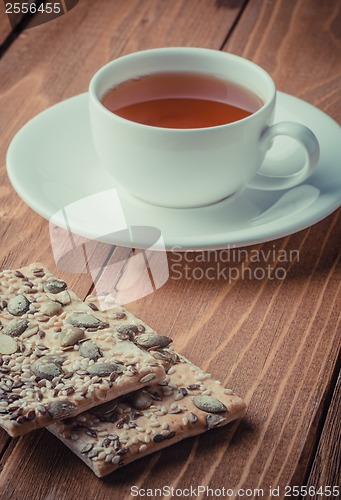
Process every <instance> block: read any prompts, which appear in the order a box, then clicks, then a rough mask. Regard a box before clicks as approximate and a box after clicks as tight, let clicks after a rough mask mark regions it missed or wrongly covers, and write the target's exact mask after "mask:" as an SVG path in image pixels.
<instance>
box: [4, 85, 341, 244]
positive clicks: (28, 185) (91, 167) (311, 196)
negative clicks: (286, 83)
mask: <svg viewBox="0 0 341 500" xmlns="http://www.w3.org/2000/svg"><path fill="white" fill-rule="evenodd" d="M275 120H276V121H282V120H292V121H298V122H301V123H304V124H306V125H307V126H308V127H310V128H311V129H312V131H313V132H314V133H315V135H316V136H317V138H318V140H319V142H320V147H321V158H320V161H319V165H318V167H317V170H316V172H315V173H314V175H313V176H312V177H310V178H309V179H308V181H306V183H305V185H304V186H299V187H298V188H294V189H293V190H289V191H288V192H287V194H286V192H285V191H276V192H273V191H272V192H269V191H260V190H255V189H244V191H243V192H241V193H239V194H238V195H236V196H235V197H233V198H231V199H227V200H224V201H222V202H220V203H217V204H215V205H211V206H208V207H204V208H195V209H168V208H160V207H156V206H152V205H149V204H147V203H144V202H141V201H139V200H137V199H135V198H133V197H132V196H130V195H128V194H126V193H120V195H119V198H118V196H116V197H117V200H119V204H120V206H119V207H118V210H117V211H116V209H115V207H116V208H117V205H115V203H113V205H112V207H111V208H110V202H109V204H108V203H107V202H108V200H109V199H111V196H112V195H113V198H112V199H114V195H115V193H116V195H117V190H116V185H115V181H114V180H113V178H112V177H111V176H110V175H109V174H108V173H107V172H106V171H104V170H103V169H102V167H101V165H100V163H99V161H98V159H97V157H96V154H95V151H94V148H93V144H92V140H91V133H90V125H89V117H88V95H87V94H81V95H79V96H76V97H72V98H71V99H68V100H66V101H64V102H61V103H59V104H57V105H55V106H53V107H51V108H49V109H47V110H46V111H44V112H43V113H41V114H40V115H38V116H36V117H35V118H33V119H32V120H31V121H29V122H28V123H27V124H26V125H25V126H24V127H23V128H22V129H21V130H20V131H19V132H18V133H17V135H16V136H15V138H14V139H13V141H12V143H11V145H10V148H9V150H8V155H7V166H8V175H9V178H10V180H11V182H12V184H13V187H14V189H15V190H16V191H17V193H18V194H19V196H21V198H22V199H23V200H24V201H25V202H26V203H27V204H28V205H29V206H30V207H31V208H32V209H33V210H35V211H36V212H38V213H39V214H40V215H42V216H43V217H45V218H46V219H48V220H51V218H53V221H54V222H55V223H57V225H60V226H62V227H65V228H71V229H72V231H73V232H75V233H76V234H80V235H82V236H86V237H88V238H93V239H98V240H102V241H105V242H109V243H112V244H118V245H123V246H135V247H140V246H141V247H146V242H145V241H144V238H143V236H141V234H142V233H143V231H137V232H136V234H135V236H134V237H133V240H132V239H131V231H122V229H124V228H125V227H128V226H129V227H130V226H153V227H154V228H155V227H156V228H158V229H159V230H160V231H161V233H162V236H163V240H164V245H165V247H166V248H167V249H172V248H174V247H177V249H179V247H180V249H182V250H207V249H219V248H227V247H228V246H236V247H238V246H244V245H251V244H255V243H261V242H264V241H269V240H273V239H276V238H280V237H282V236H286V235H288V234H291V233H294V232H296V231H299V230H301V229H304V228H306V227H308V226H310V225H312V224H314V223H315V222H318V221H320V220H321V219H323V218H324V217H326V216H327V215H329V214H330V213H332V212H333V211H334V210H335V209H336V208H337V207H338V206H339V205H340V204H341V168H340V158H341V128H340V127H339V125H338V124H337V123H336V122H334V121H333V120H332V119H331V118H330V117H329V116H327V115H326V114H324V113H322V112H321V111H320V110H318V109H317V108H315V107H313V106H311V105H310V104H307V103H306V102H304V101H302V100H300V99H297V98H295V97H292V96H290V95H287V94H283V93H281V92H279V93H278V102H277V112H276V117H275ZM276 141H277V142H275V144H274V146H273V148H272V150H271V151H270V152H269V155H270V159H271V158H272V157H275V156H280V155H282V156H283V157H286V156H287V155H288V154H290V164H291V166H292V171H295V169H296V168H297V165H298V164H300V162H301V161H302V152H301V150H300V149H299V148H298V147H297V145H296V144H295V143H294V142H293V141H289V140H288V139H284V138H283V139H282V138H279V139H276ZM287 161H288V160H287ZM283 195H285V196H284V197H283ZM117 200H116V201H117ZM277 202H278V203H277ZM118 212H119V213H118ZM265 212H266V213H265ZM65 213H67V215H68V220H66V218H65V217H64V218H63V217H62V214H65ZM129 234H130V236H129ZM127 235H128V236H127ZM156 246H158V245H157V244H156ZM159 247H160V248H163V242H162V244H160V245H159ZM154 248H155V245H154Z"/></svg>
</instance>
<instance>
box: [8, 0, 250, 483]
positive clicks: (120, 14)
mask: <svg viewBox="0 0 341 500" xmlns="http://www.w3.org/2000/svg"><path fill="white" fill-rule="evenodd" d="M239 9H240V6H239V5H236V6H234V7H232V8H230V9H223V10H221V9H220V8H217V6H216V5H215V4H210V5H207V2H205V0H201V1H200V2H197V3H196V7H195V9H193V4H192V6H190V5H189V3H188V2H186V1H185V0H176V1H174V2H171V3H170V2H166V1H165V0H162V1H160V0H153V1H152V2H149V1H148V2H147V1H145V0H144V1H142V2H140V1H137V0H129V1H125V0H116V1H115V2H102V3H101V6H100V8H99V7H98V4H94V3H93V2H91V1H83V2H81V3H80V4H79V5H77V8H75V9H74V10H73V11H72V12H70V13H68V15H67V16H63V18H60V19H57V20H55V21H53V22H51V23H49V24H48V25H42V26H39V27H35V28H34V29H32V30H28V31H26V32H25V33H24V34H23V35H21V36H20V37H19V38H18V39H17V40H16V41H15V43H14V44H13V46H12V47H11V48H10V49H9V50H8V52H7V53H6V54H5V56H4V58H3V60H2V68H1V95H0V103H1V108H2V111H3V116H6V120H2V121H1V123H0V131H1V135H2V147H1V167H0V177H1V178H2V179H4V182H2V183H1V185H0V207H1V208H0V217H1V220H0V241H1V247H0V267H1V268H13V267H20V266H22V265H26V264H27V263H29V262H31V261H33V260H34V261H36V260H39V261H42V262H43V263H44V264H45V265H47V266H48V267H49V268H50V269H51V271H52V272H55V273H56V274H58V275H60V276H61V277H62V278H63V279H66V280H67V282H68V283H69V285H70V287H72V288H73V289H74V290H75V291H76V292H77V293H78V294H79V295H80V296H83V297H84V296H85V295H86V294H87V293H88V292H89V290H90V289H91V286H92V277H91V275H90V273H87V274H85V275H84V274H81V275H80V274H77V275H75V274H73V273H72V272H71V271H72V268H73V267H76V268H77V267H78V264H79V260H77V259H79V258H80V256H79V255H78V254H77V252H75V253H74V254H73V255H69V256H68V257H67V261H65V259H64V260H61V261H60V262H59V264H58V265H57V264H56V262H55V261H54V257H53V253H52V248H51V242H50V235H49V226H48V223H47V222H46V221H43V220H42V219H41V218H40V217H39V216H38V215H36V214H35V213H33V212H32V211H31V210H30V209H28V208H27V207H26V205H25V204H24V203H23V202H22V201H21V200H20V199H19V198H18V196H16V195H15V194H14V193H13V189H12V188H11V186H10V184H9V182H8V179H7V177H6V174H5V152H6V149H7V147H8V145H9V142H10V140H11V139H12V137H13V135H14V134H15V132H16V131H17V130H18V129H19V128H20V127H21V126H22V125H23V124H24V123H25V122H26V121H27V120H28V119H30V118H31V117H33V116H35V115H36V114H37V113H38V112H40V111H42V110H43V109H46V108H47V107H49V106H50V105H52V104H54V103H56V102H58V101H60V100H62V99H64V98H67V97H69V96H72V95H75V94H77V93H80V92H83V91H85V90H86V89H87V86H88V82H89V80H90V78H91V75H92V74H93V73H94V72H95V71H96V70H97V69H98V67H99V66H101V65H102V64H104V63H105V62H107V61H108V60H110V59H112V58H114V57H117V56H118V55H120V54H123V53H127V52H130V51H133V50H138V49H142V48H149V47H150V46H153V45H154V44H155V43H156V42H157V44H158V45H159V46H162V45H205V46H211V47H214V48H219V46H220V45H221V44H222V43H223V40H224V38H225V36H226V32H227V30H228V29H229V27H230V26H232V24H233V22H234V20H235V18H236V16H237V14H238V12H239ZM218 21H220V24H219V26H217V24H218ZM75 25H76V26H77V29H75ZM175 27H176V29H175ZM75 47H77V51H75V50H74V48H75ZM76 53H77V61H75V60H74V58H73V57H72V55H73V54H76ZM23 96H29V99H26V100H25V101H24V102H23ZM59 238H61V239H63V238H65V240H66V241H67V239H68V238H67V235H61V236H59ZM111 251H112V249H111V248H108V247H106V246H103V245H98V246H94V247H93V253H95V254H96V257H97V258H98V259H99V262H105V260H106V258H107V256H108V255H110V252H111ZM70 259H71V260H70ZM72 259H73V261H72ZM73 263H74V264H75V266H73ZM25 439H26V438H24V442H25ZM7 444H8V440H7V437H6V434H5V433H4V432H1V431H0V450H1V449H2V448H3V447H4V446H7ZM15 444H16V441H15V442H14V444H13V445H10V446H9V447H8V449H7V452H6V453H5V455H4V457H3V458H2V463H4V462H5V461H6V460H7V458H8V457H9V456H10V455H11V453H12V451H13V450H14V449H15V448H16V447H15ZM62 451H63V452H64V450H62ZM10 480H11V478H10ZM10 482H11V481H10Z"/></svg>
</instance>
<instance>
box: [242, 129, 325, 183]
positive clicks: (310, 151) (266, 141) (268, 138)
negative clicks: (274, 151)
mask: <svg viewBox="0 0 341 500" xmlns="http://www.w3.org/2000/svg"><path fill="white" fill-rule="evenodd" d="M279 135H286V136H289V137H292V138H293V139H295V140H296V141H297V142H298V143H299V144H301V146H303V148H304V150H305V153H306V162H305V164H304V165H303V166H302V168H301V169H300V170H299V171H298V172H295V173H294V174H288V175H280V176H278V175H277V176H276V172H275V168H276V167H275V166H274V172H273V174H272V172H271V174H269V173H268V172H267V173H262V167H260V169H259V170H258V172H257V173H256V175H255V177H254V178H253V179H252V180H251V181H250V182H249V183H248V185H247V187H250V188H255V189H263V190H279V189H288V188H291V187H293V186H296V185H297V184H300V183H301V182H303V181H304V180H305V179H306V178H307V177H309V176H310V175H311V174H312V172H313V171H314V169H315V167H316V165H317V162H318V160H319V157H320V147H319V143H318V141H317V138H316V136H315V135H314V134H313V132H312V131H311V130H310V129H309V128H308V127H305V126H304V125H301V124H300V123H295V122H280V123H276V124H275V125H271V126H269V127H267V128H266V129H265V130H264V131H263V132H262V134H261V137H260V148H261V149H262V150H263V151H264V150H265V151H268V150H269V149H270V148H271V146H272V141H273V139H274V138H275V137H276V136H279Z"/></svg>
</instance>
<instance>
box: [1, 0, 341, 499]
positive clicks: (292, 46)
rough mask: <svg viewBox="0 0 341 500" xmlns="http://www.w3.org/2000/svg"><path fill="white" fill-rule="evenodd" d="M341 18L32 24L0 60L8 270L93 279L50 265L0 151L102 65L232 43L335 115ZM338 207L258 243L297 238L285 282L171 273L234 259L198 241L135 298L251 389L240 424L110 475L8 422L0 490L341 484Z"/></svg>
mask: <svg viewBox="0 0 341 500" xmlns="http://www.w3.org/2000/svg"><path fill="white" fill-rule="evenodd" d="M340 17H341V5H340V2H339V1H338V0H329V1H328V2H320V1H319V0H297V1H296V0H295V1H294V0H269V1H266V2H264V1H262V0H249V1H242V0H240V1H239V0H217V1H213V0H195V1H194V0H173V1H172V2H169V1H167V0H115V1H114V2H113V1H112V0H106V1H104V0H103V1H102V2H96V1H95V0H93V1H91V0H81V1H80V3H79V5H78V6H77V7H75V8H74V9H73V10H72V11H70V12H69V13H68V14H66V15H64V16H62V17H61V18H59V19H57V20H54V21H52V22H51V23H48V24H46V25H42V26H39V27H36V28H33V29H31V30H28V31H25V32H24V33H23V34H22V35H20V36H19V37H18V38H17V39H16V40H15V42H14V43H13V44H12V45H11V47H10V48H9V49H8V50H7V52H6V53H5V55H4V57H3V59H2V61H1V63H0V70H1V86H0V89H1V90H0V92H1V94H0V106H1V109H2V114H1V121H0V133H1V137H2V142H1V162H0V241H1V246H0V267H1V268H14V267H20V266H22V265H25V264H27V263H29V262H31V261H37V260H38V261H42V262H43V263H44V264H45V265H47V266H48V267H50V268H51V270H52V271H53V272H55V273H57V274H60V275H62V276H63V278H65V279H67V280H68V282H69V284H70V286H71V287H72V288H73V289H74V290H75V291H76V292H77V293H78V294H79V295H80V296H82V297H85V296H86V295H87V294H88V293H89V291H90V290H91V286H92V279H91V276H90V275H89V274H72V273H67V272H61V271H63V269H64V271H65V268H62V269H58V268H57V266H56V264H55V263H54V260H53V255H52V251H51V245H50V239H49V227H48V223H47V222H46V221H45V220H43V219H42V218H41V217H39V216H38V215H36V214H35V213H33V212H32V211H31V210H30V209H29V208H28V207H26V205H25V204H24V203H23V202H22V201H21V200H20V199H19V198H18V196H17V195H16V194H15V193H14V191H13V189H12V188H11V186H10V184H9V181H8V179H7V177H6V173H5V153H6V150H7V147H8V144H9V142H10V140H11V139H12V137H13V135H14V134H15V133H16V131H17V130H18V129H19V128H20V126H22V125H23V124H24V123H25V122H26V121H27V120H28V119H30V118H31V117H33V116H34V115H36V114H37V113H38V112H40V111H42V110H43V109H46V108H48V107H49V106H50V105H52V104H54V103H56V102H58V101H60V100H62V99H65V98H67V97H70V96H72V95H76V94H78V93H80V92H83V91H85V90H86V88H87V85H88V82H89V80H90V77H91V75H92V74H93V73H94V72H95V71H96V70H97V69H98V68H99V67H100V66H101V65H103V64H104V63H105V62H107V61H109V60H110V59H113V58H115V57H117V56H119V55H121V54H125V53H129V52H132V51H135V50H140V49H145V48H151V47H160V46H170V45H191V46H204V47H210V48H215V49H223V50H226V51H231V52H234V53H236V54H239V55H243V56H245V57H248V58H250V59H252V60H254V61H255V62H257V63H259V64H261V65H262V66H263V67H264V68H265V69H266V70H268V71H269V72H270V73H271V75H272V76H273V77H274V79H275V81H276V84H277V86H278V88H279V89H280V90H282V91H285V92H288V93H292V94H294V95H297V96H299V97H301V98H303V99H306V100H308V101H309V102H311V103H312V104H314V105H316V106H318V107H320V108H321V109H323V110H324V111H326V112H327V113H328V114H330V115H331V116H332V117H333V118H334V119H336V120H340V118H341V102H340V101H341V97H340V93H339V90H338V89H339V88H340V77H341V68H340V65H339V64H338V61H339V60H340V56H341V53H340V26H341V23H340ZM0 33H1V32H0ZM340 213H341V212H340V211H338V212H335V213H334V214H332V215H330V216H329V217H328V218H327V219H325V220H324V221H322V222H320V223H319V224H316V225H314V226H312V227H311V228H309V229H307V230H305V231H300V232H299V233H297V234H295V235H292V236H290V237H286V238H282V239H280V240H277V241H276V242H269V243H265V244H263V245H257V246H254V247H251V248H250V249H249V251H251V250H258V251H259V252H261V251H263V252H269V251H274V253H275V254H276V255H278V252H279V250H285V251H286V252H287V254H289V252H290V250H291V251H292V252H293V255H295V251H297V250H298V251H299V257H298V258H295V259H288V262H286V263H283V262H281V263H280V262H277V263H273V264H274V265H277V266H280V267H284V268H285V270H286V273H287V277H286V279H285V280H283V281H280V280H261V281H258V280H247V279H246V280H242V279H238V280H232V281H231V283H229V282H228V281H227V280H223V279H220V280H219V279H217V280H204V279H199V280H196V279H185V278H183V279H181V280H178V279H177V277H178V273H177V271H178V270H179V269H180V270H182V271H183V272H184V270H185V266H186V265H187V266H189V273H191V272H194V269H196V268H201V269H202V270H205V269H207V268H208V267H209V266H212V265H214V266H218V264H217V262H215V260H216V258H217V260H218V262H220V264H221V265H224V266H226V262H225V263H224V257H225V256H224V254H223V253H220V254H217V255H216V254H211V255H210V256H209V255H208V254H205V256H204V258H205V261H206V262H195V257H196V254H187V255H186V256H183V257H180V256H179V255H174V254H169V255H168V258H169V267H170V274H171V275H170V278H171V279H169V281H168V282H167V284H166V285H165V286H164V287H162V288H161V289H159V290H157V291H156V292H155V293H154V294H152V295H149V296H147V297H145V298H144V299H141V300H139V301H137V302H135V303H133V304H130V305H129V308H130V309H131V310H132V311H133V312H134V313H136V314H138V315H140V316H141V318H142V319H144V320H145V321H147V322H148V323H149V324H150V325H151V326H152V327H154V328H155V329H156V330H158V331H160V332H161V333H163V334H167V335H170V336H171V337H172V338H173V339H174V343H175V345H176V346H177V348H178V349H179V350H180V351H181V352H183V353H184V354H185V355H186V356H188V357H189V358H190V359H191V360H193V361H194V362H195V363H197V364H199V365H201V366H202V367H203V368H205V369H207V370H209V371H210V372H212V374H213V375H214V376H215V377H217V378H219V379H221V380H222V381H223V382H224V384H226V385H227V386H230V387H233V388H234V389H235V390H236V391H237V392H238V393H239V394H240V395H241V396H243V397H244V398H245V400H246V401H247V403H248V412H247V415H246V417H245V418H244V419H243V420H242V421H241V422H239V423H235V424H232V425H231V426H229V428H227V429H224V428H223V429H218V430H216V431H214V432H213V431H212V432H210V433H208V434H206V435H203V436H201V437H200V438H196V439H190V440H187V441H186V442H183V443H181V444H179V445H176V446H174V447H172V448H170V449H169V450H166V451H163V452H160V453H157V454H155V455H154V456H150V457H146V458H144V459H142V460H140V461H138V462H135V463H133V464H131V465H129V466H127V467H126V468H123V469H121V470H120V472H119V473H116V474H113V475H111V476H109V477H108V478H106V479H104V480H99V479H96V478H95V477H94V476H93V475H92V473H91V472H90V471H89V470H88V469H87V468H86V467H85V466H84V465H83V464H82V463H81V462H80V461H79V460H78V459H76V458H75V457H74V456H73V455H72V453H71V452H70V451H69V450H67V449H65V448H64V446H63V445H61V444H60V443H59V442H58V440H57V439H56V438H55V437H53V436H52V435H50V434H49V433H48V432H47V431H45V430H43V431H37V432H34V433H32V434H30V435H28V436H24V437H22V438H19V439H10V438H8V437H7V435H6V433H5V432H0V467H1V474H0V498H1V499H6V500H7V499H11V500H12V499H14V500H16V499H19V498H20V499H23V500H26V499H27V500H38V499H51V500H52V499H53V500H54V499H56V500H70V499H73V498H77V497H79V498H82V499H84V500H87V499H89V500H90V499H95V498H100V499H113V498H124V499H128V498H130V497H131V495H130V487H131V486H132V485H139V486H140V487H142V488H155V487H159V488H160V487H162V486H164V485H166V484H167V485H170V486H173V487H177V488H188V487H189V486H190V485H192V486H193V487H195V486H197V485H204V486H209V487H211V488H213V489H215V488H222V487H223V486H225V488H234V490H235V491H237V490H238V488H249V489H252V488H262V489H263V491H264V495H263V498H270V495H269V488H270V486H272V487H274V486H279V487H280V488H281V495H280V497H281V498H283V497H284V488H285V486H286V485H310V486H312V485H313V486H316V487H318V486H323V485H327V484H329V485H332V484H331V483H332V482H333V484H336V482H340V477H339V475H338V474H339V469H338V463H337V460H338V457H339V455H338V450H339V449H340V442H339V439H340V434H339V432H340V428H339V420H338V418H337V411H338V406H337V400H338V399H337V398H338V394H339V386H338V389H337V388H335V387H336V381H337V373H338V356H339V353H340V347H341V345H340V344H341V336H340V307H341V300H340V297H341V294H340V275H341V271H340V233H341V231H340V230H341V217H340ZM93 251H94V252H96V255H97V258H99V259H102V260H103V262H104V261H105V260H106V259H108V257H109V256H110V255H111V253H112V249H111V248H109V247H108V246H105V245H97V246H96V247H94V249H93ZM120 251H121V250H120V249H117V250H116V252H120ZM296 255H297V254H296ZM111 258H112V257H111ZM187 260H188V261H189V262H187ZM243 263H244V265H246V266H249V267H250V268H251V270H255V268H256V267H257V266H263V267H264V266H265V264H264V262H263V263H256V262H251V261H250V260H248V261H247V260H246V261H244V262H233V263H232V264H231V263H230V264H229V265H233V266H235V267H237V268H239V269H241V266H242V264H243ZM175 264H176V265H177V267H174V266H175ZM66 270H67V269H66ZM248 497H249V498H258V497H259V495H258V496H257V494H256V492H255V493H254V495H253V496H251V495H249V496H248ZM202 498H204V496H202ZM240 498H243V495H242V494H240ZM319 498H321V497H319Z"/></svg>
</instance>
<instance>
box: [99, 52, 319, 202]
mask: <svg viewBox="0 0 341 500" xmlns="http://www.w3.org/2000/svg"><path fill="white" fill-rule="evenodd" d="M171 71H176V72H183V71H187V72H192V73H193V72H194V73H203V74H205V75H214V76H216V77H218V78H220V79H225V80H228V81H232V82H234V83H236V84H237V85H238V84H239V85H241V86H243V87H245V88H246V89H249V90H250V91H251V92H253V93H254V94H256V95H257V96H258V97H259V98H260V99H261V100H262V102H263V103H264V104H263V106H262V107H261V108H260V109H259V110H257V111H256V112H255V113H253V114H252V115H250V116H248V117H247V118H244V119H242V120H239V121H236V122H233V123H228V124H225V125H219V126H215V127H208V128H195V129H171V128H161V127H153V126H149V125H143V124H140V123H136V122H133V121H130V120H127V119H125V118H122V117H120V116H118V115H116V114H115V113H113V112H111V111H109V110H108V109H107V108H106V107H105V106H104V105H103V104H102V103H101V99H102V98H103V96H104V95H105V94H106V92H107V91H108V90H110V89H111V88H113V87H115V86H117V85H118V84H120V83H123V82H125V81H127V80H130V79H133V78H136V77H139V76H142V75H146V74H152V73H159V72H171ZM275 101H276V88H275V84H274V82H273V80H272V78H271V77H270V76H269V75H268V73H267V72H266V71H264V70H263V69H262V68H260V67H259V66H257V65H256V64H254V63H253V62H251V61H248V60H247V59H244V58H241V57H238V56H235V55H232V54H228V53H225V52H220V51H216V50H210V49H202V48H192V47H171V48H160V49H151V50H146V51H142V52H136V53H133V54H129V55H127V56H124V57H121V58H119V59H116V60H114V61H112V62H110V63H108V64H107V65H105V66H104V67H102V68H101V69H100V70H99V71H98V72H97V73H96V74H95V75H94V77H93V78H92V80H91V82H90V88H89V106H90V122H91V127H92V134H93V140H94V144H95V148H96V151H97V154H98V156H99V158H100V159H101V162H102V163H103V165H104V167H105V168H106V169H107V170H108V171H109V172H110V174H112V176H113V177H114V179H115V181H116V183H117V184H118V185H119V186H120V187H121V188H124V189H125V190H126V191H128V192H129V193H130V194H132V195H133V196H135V197H137V198H139V199H142V200H144V201H146V202H149V203H152V204H155V205H161V206H168V207H179V208H180V207H198V206H204V205H210V204H212V203H216V202H218V201H220V200H222V199H224V198H226V197H228V196H231V195H233V194H234V193H237V192H238V191H240V190H241V189H242V188H243V187H245V186H246V185H247V186H248V187H255V188H258V189H266V190H278V189H286V188H290V187H293V186H296V185H297V184H300V183H301V182H303V181H304V180H305V179H306V178H307V177H308V176H309V175H311V173H312V171H313V169H314V167H315V165H316V163H317V161H318V158H319V145H318V142H317V139H316V137H315V135H314V134H313V133H312V132H311V130H309V129H308V128H307V127H305V126H304V125H301V124H299V123H294V122H280V123H276V124H275V125H273V124H272V122H273V114H274V108H275ZM278 135H287V136H290V137H292V138H293V139H295V140H296V141H298V142H299V143H300V144H301V145H302V147H303V149H304V150H305V153H306V162H305V164H304V165H302V168H301V170H300V171H299V172H296V173H294V174H292V173H290V171H289V170H288V174H287V175H286V173H285V172H284V174H283V169H281V175H280V176H276V162H274V165H273V167H272V165H271V167H270V171H269V165H267V169H266V174H262V173H261V165H262V162H263V160H264V158H265V155H266V152H267V150H268V149H269V148H270V147H271V145H272V140H273V139H274V138H275V137H276V136H278Z"/></svg>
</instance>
